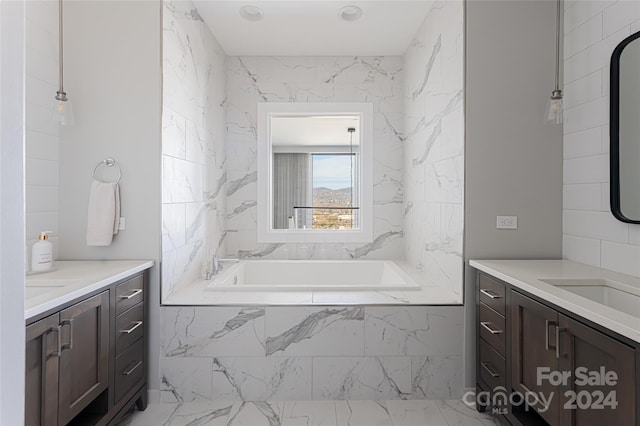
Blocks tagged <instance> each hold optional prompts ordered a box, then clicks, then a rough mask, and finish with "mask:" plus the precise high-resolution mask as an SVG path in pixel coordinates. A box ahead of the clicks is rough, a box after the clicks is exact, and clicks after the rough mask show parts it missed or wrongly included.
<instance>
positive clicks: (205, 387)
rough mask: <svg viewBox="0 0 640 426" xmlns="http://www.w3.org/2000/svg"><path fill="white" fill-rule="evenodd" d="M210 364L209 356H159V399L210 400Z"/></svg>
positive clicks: (178, 400) (167, 400)
mask: <svg viewBox="0 0 640 426" xmlns="http://www.w3.org/2000/svg"><path fill="white" fill-rule="evenodd" d="M212 365H213V361H212V359H211V358H160V376H161V378H162V383H161V385H160V390H161V391H162V392H161V396H160V401H161V402H193V401H210V400H211V399H212V393H211V388H212V386H211V368H212Z"/></svg>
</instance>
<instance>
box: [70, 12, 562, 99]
mask: <svg viewBox="0 0 640 426" xmlns="http://www.w3.org/2000/svg"><path fill="white" fill-rule="evenodd" d="M60 1H62V0H60ZM561 3H562V2H561V0H557V9H556V85H555V87H554V89H555V90H554V92H556V93H557V92H560V14H561V12H562V10H561Z"/></svg>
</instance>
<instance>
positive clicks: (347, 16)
mask: <svg viewBox="0 0 640 426" xmlns="http://www.w3.org/2000/svg"><path fill="white" fill-rule="evenodd" d="M361 16H362V9H360V8H359V7H358V6H345V7H343V8H342V9H340V18H342V19H343V20H344V21H357V20H358V19H360V17H361Z"/></svg>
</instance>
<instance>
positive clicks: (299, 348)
mask: <svg viewBox="0 0 640 426" xmlns="http://www.w3.org/2000/svg"><path fill="white" fill-rule="evenodd" d="M266 312H267V315H266V319H267V321H266V335H267V337H266V339H265V349H266V355H267V356H272V355H276V356H291V355H303V356H326V355H364V318H365V309H364V308H362V307H352V306H342V307H326V308H308V307H290V308H289V307H283V308H277V307H268V308H266Z"/></svg>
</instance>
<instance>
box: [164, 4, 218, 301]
mask: <svg viewBox="0 0 640 426" xmlns="http://www.w3.org/2000/svg"><path fill="white" fill-rule="evenodd" d="M162 49H163V55H162V61H163V79H162V84H163V100H162V103H163V116H162V162H163V169H162V203H163V204H162V252H163V253H162V297H168V296H170V295H171V293H172V292H173V291H174V290H175V288H177V287H179V286H181V285H185V284H190V283H192V282H193V281H195V280H197V279H199V278H200V277H201V276H202V274H203V273H204V272H205V271H206V270H207V269H208V268H209V267H210V266H211V263H212V258H213V255H214V254H217V255H219V256H222V257H224V255H225V254H226V252H225V237H226V211H225V205H226V193H225V184H226V163H225V161H226V155H225V145H226V144H225V135H226V120H225V107H224V105H225V99H226V55H225V54H224V52H223V50H222V48H221V47H220V45H219V44H218V42H217V41H216V39H215V38H214V37H213V35H212V34H211V31H210V30H209V28H208V27H207V26H206V24H205V23H204V22H203V21H202V18H201V17H200V15H199V14H198V10H197V9H196V8H195V7H194V5H193V3H191V2H190V1H176V2H171V1H167V2H163V44H162Z"/></svg>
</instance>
